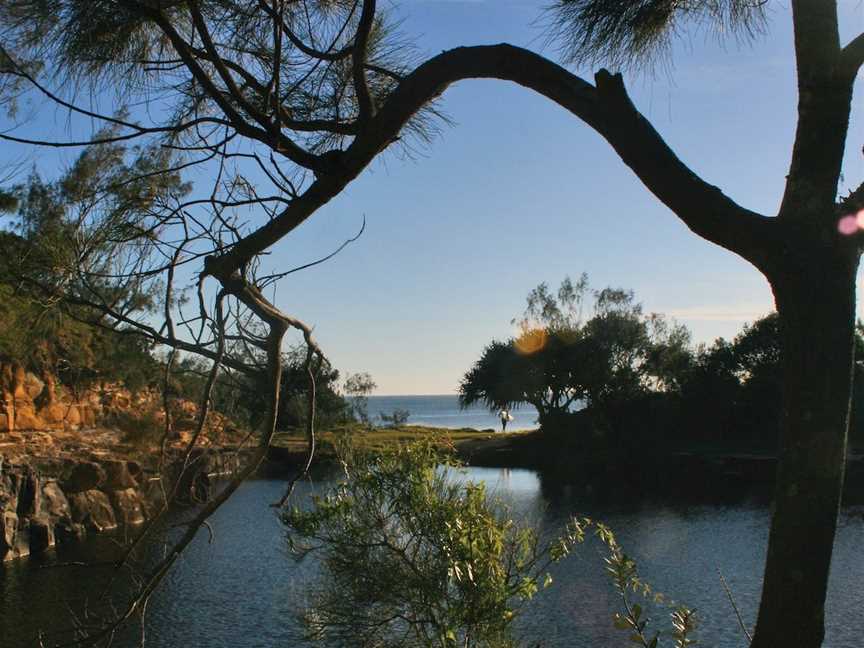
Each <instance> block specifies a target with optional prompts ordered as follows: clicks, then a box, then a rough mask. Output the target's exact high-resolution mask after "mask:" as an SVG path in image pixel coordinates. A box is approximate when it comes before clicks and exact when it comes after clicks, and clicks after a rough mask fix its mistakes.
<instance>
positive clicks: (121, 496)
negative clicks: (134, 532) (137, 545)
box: [110, 488, 145, 525]
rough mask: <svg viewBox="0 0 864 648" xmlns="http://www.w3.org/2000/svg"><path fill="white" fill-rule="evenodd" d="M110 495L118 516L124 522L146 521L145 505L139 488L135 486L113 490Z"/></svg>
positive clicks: (139, 522) (136, 522)
mask: <svg viewBox="0 0 864 648" xmlns="http://www.w3.org/2000/svg"><path fill="white" fill-rule="evenodd" d="M110 497H111V502H112V503H113V504H114V510H115V511H116V513H117V517H118V518H119V519H120V521H121V522H122V523H123V524H134V525H137V524H143V523H144V520H145V515H144V506H143V503H142V501H141V496H140V495H139V494H138V491H137V490H135V489H134V488H127V489H125V490H114V491H111V493H110Z"/></svg>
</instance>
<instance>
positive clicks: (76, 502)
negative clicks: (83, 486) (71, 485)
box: [69, 489, 117, 531]
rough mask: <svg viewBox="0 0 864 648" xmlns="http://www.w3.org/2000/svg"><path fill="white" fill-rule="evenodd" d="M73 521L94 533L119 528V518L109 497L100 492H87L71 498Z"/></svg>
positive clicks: (73, 495) (74, 494) (76, 494)
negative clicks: (115, 514)
mask: <svg viewBox="0 0 864 648" xmlns="http://www.w3.org/2000/svg"><path fill="white" fill-rule="evenodd" d="M69 504H70V506H71V508H72V521H73V522H75V523H77V524H83V525H84V526H85V527H87V528H89V529H92V530H94V531H108V530H110V529H116V528H117V518H116V517H115V516H114V509H113V508H111V502H110V501H109V500H108V496H107V495H106V494H105V493H103V492H102V491H99V490H95V489H94V490H87V491H83V492H80V493H73V494H71V495H70V496H69Z"/></svg>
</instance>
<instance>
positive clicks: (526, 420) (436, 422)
mask: <svg viewBox="0 0 864 648" xmlns="http://www.w3.org/2000/svg"><path fill="white" fill-rule="evenodd" d="M368 409H369V417H370V419H371V420H372V422H373V423H375V424H376V425H381V424H383V420H382V419H381V414H382V413H384V414H387V415H390V414H392V413H393V411H394V410H397V409H399V410H408V412H410V414H409V416H408V423H409V424H413V425H428V426H431V427H441V428H452V429H457V428H473V429H475V430H486V429H493V430H500V429H501V421H500V419H499V418H498V412H497V411H495V412H490V411H489V410H488V409H487V408H485V407H483V406H482V405H472V406H471V407H466V408H465V409H462V408H460V407H459V396H457V395H456V394H413V395H376V396H369V407H368ZM510 414H511V415H512V416H513V420H512V421H510V423H508V424H507V429H508V430H531V429H534V428H536V427H538V423H537V410H536V409H535V408H534V407H532V406H531V405H522V406H520V407H519V408H514V409H512V410H511V411H510Z"/></svg>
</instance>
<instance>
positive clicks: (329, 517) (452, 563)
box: [283, 444, 583, 648]
mask: <svg viewBox="0 0 864 648" xmlns="http://www.w3.org/2000/svg"><path fill="white" fill-rule="evenodd" d="M441 459H442V457H441V456H440V452H439V451H438V450H436V449H435V448H434V447H433V446H432V445H431V444H417V445H412V446H406V447H403V448H400V449H398V450H396V451H394V452H391V453H385V454H384V455H383V456H377V457H374V458H367V459H364V458H361V459H360V460H359V461H358V462H357V463H356V464H355V465H353V466H352V467H351V469H350V475H349V476H348V477H347V478H346V479H345V480H344V481H343V482H342V483H340V484H338V485H337V486H335V487H334V488H332V489H331V490H330V492H329V493H328V494H327V495H325V496H324V497H319V498H316V499H315V500H314V507H313V508H312V510H311V511H302V510H300V509H299V508H294V509H292V510H290V511H286V513H285V514H284V515H283V521H284V523H285V524H286V526H287V527H288V530H289V540H290V541H291V544H292V547H293V549H294V550H295V551H297V552H298V554H299V556H303V555H305V554H306V552H308V551H312V550H314V551H318V552H319V558H320V560H321V561H322V563H323V566H324V570H323V575H322V579H321V581H320V582H319V583H318V586H317V587H315V588H313V590H312V591H313V592H314V593H313V594H312V597H311V607H310V609H309V610H308V612H307V614H306V615H305V621H306V625H307V628H308V631H309V635H310V638H312V639H316V640H323V639H325V638H326V640H327V645H331V646H351V647H360V648H366V647H372V646H406V647H408V646H418V647H419V646H423V647H429V648H433V647H434V648H455V647H456V646H465V647H470V648H475V647H476V648H479V647H488V648H503V647H506V646H513V645H515V643H514V642H513V639H512V637H511V635H510V627H511V625H512V622H513V620H514V618H515V617H516V615H517V614H518V612H519V610H520V609H521V607H522V604H523V603H524V602H526V601H528V600H530V599H531V598H532V597H533V596H534V594H535V593H536V592H537V591H538V590H539V589H541V588H543V587H545V586H548V585H549V584H551V582H552V579H551V577H550V576H549V574H548V571H547V570H548V567H549V565H550V564H551V563H552V562H554V561H556V560H559V559H561V558H563V557H564V556H565V555H566V554H567V553H568V552H569V550H570V548H571V547H572V546H573V545H574V544H575V543H576V542H580V541H581V540H582V539H583V532H582V529H581V527H580V526H579V525H578V524H571V525H569V526H568V527H567V529H566V531H565V533H564V535H563V536H562V537H560V538H557V539H555V540H554V541H552V542H548V543H547V542H542V541H541V540H540V538H539V535H538V533H537V531H536V530H535V529H533V528H532V527H530V526H524V525H521V524H518V523H515V522H513V521H512V520H511V519H510V518H509V517H508V516H507V515H506V513H505V512H504V511H503V509H502V508H501V507H500V505H498V504H496V503H495V502H493V501H491V500H490V498H489V497H488V494H487V492H486V488H485V485H484V484H483V483H482V482H479V483H472V482H459V481H455V480H453V479H452V476H451V475H449V474H448V471H446V470H440V469H439V461H440V460H441ZM444 461H445V465H446V466H448V467H450V468H452V467H453V466H454V464H453V463H452V460H450V459H448V458H446V457H445V458H444Z"/></svg>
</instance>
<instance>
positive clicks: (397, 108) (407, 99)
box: [206, 44, 773, 277]
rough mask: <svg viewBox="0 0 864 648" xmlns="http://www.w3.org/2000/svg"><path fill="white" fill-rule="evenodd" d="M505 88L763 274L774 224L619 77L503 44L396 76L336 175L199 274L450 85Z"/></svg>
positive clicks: (303, 204)
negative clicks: (569, 123) (654, 117)
mask: <svg viewBox="0 0 864 648" xmlns="http://www.w3.org/2000/svg"><path fill="white" fill-rule="evenodd" d="M471 78H497V79H502V80H508V81H513V82H515V83H518V84H519V85H522V86H524V87H526V88H529V89H531V90H534V91H535V92H537V93H539V94H541V95H543V96H545V97H547V98H549V99H551V100H552V101H554V102H556V103H557V104H559V105H560V106H562V107H563V108H565V109H566V110H568V111H570V112H571V113H572V114H574V115H575V116H577V117H579V118H580V119H581V120H582V121H583V122H585V123H586V124H587V125H588V126H590V127H591V128H593V129H594V130H595V131H596V132H597V133H599V134H600V135H601V136H602V137H604V138H605V139H606V140H607V141H608V142H609V143H610V144H611V145H612V146H613V148H614V149H615V151H616V152H617V153H618V154H619V155H620V156H621V158H622V160H623V161H624V162H625V164H627V165H628V166H629V167H630V168H631V169H632V170H633V171H634V172H635V173H636V175H637V176H638V177H639V179H640V180H642V182H643V183H644V184H645V185H646V186H647V187H648V189H649V190H650V191H651V192H652V193H654V195H656V196H657V197H658V198H659V199H660V200H661V201H662V202H663V203H664V204H665V205H666V206H667V207H669V208H670V209H671V210H672V211H673V212H674V213H675V214H676V215H677V216H678V217H679V218H681V220H683V221H684V223H685V224H686V225H687V227H689V228H690V229H691V230H692V231H693V232H695V233H696V234H698V235H700V236H702V237H704V238H706V239H708V240H709V241H711V242H713V243H716V244H717V245H720V246H721V247H724V248H726V249H728V250H730V251H732V252H735V253H736V254H739V255H741V256H742V257H744V258H745V259H747V260H748V261H750V262H751V263H753V264H754V265H756V266H758V267H760V268H764V267H765V266H766V265H767V264H768V263H769V262H770V261H769V259H767V258H766V252H765V250H766V248H767V246H766V245H764V242H765V241H766V237H769V236H770V233H771V231H772V226H773V220H772V219H769V218H765V217H764V216H761V215H760V214H757V213H755V212H752V211H750V210H747V209H745V208H743V207H741V206H739V205H738V204H737V203H735V202H734V201H733V200H732V199H730V198H729V197H727V196H726V195H725V194H723V192H722V191H720V189H718V188H717V187H715V186H713V185H711V184H709V183H707V182H705V181H704V180H702V179H701V178H699V176H697V175H696V174H695V173H694V172H693V171H692V170H691V169H689V168H688V167H687V166H686V165H685V164H684V163H683V162H682V161H681V160H680V159H679V158H678V157H677V156H676V155H675V153H674V152H673V151H672V149H671V148H669V146H668V145H667V144H666V142H665V141H663V138H662V137H661V136H660V135H659V133H657V131H656V130H655V129H654V127H653V126H652V125H651V124H650V123H649V122H648V120H647V119H646V118H645V117H644V116H643V115H641V114H640V113H639V111H638V110H636V108H635V107H634V106H633V104H632V102H631V101H630V99H629V97H628V95H627V93H626V90H625V89H624V84H623V81H622V80H621V77H620V75H612V74H609V73H608V72H605V71H601V72H600V73H598V75H597V85H596V86H594V85H592V84H590V83H588V82H587V81H585V80H583V79H581V78H580V77H578V76H575V75H574V74H572V73H571V72H569V71H567V70H566V69H564V68H563V67H561V66H560V65H557V64H555V63H553V62H551V61H549V60H547V59H545V58H543V57H542V56H540V55H538V54H535V53H533V52H531V51H528V50H525V49H522V48H519V47H514V46H512V45H507V44H501V45H487V46H476V47H460V48H456V49H452V50H448V51H446V52H443V53H441V54H439V55H438V56H435V57H434V58H432V59H429V60H428V61H426V62H425V63H423V64H422V65H420V66H419V67H418V68H417V69H416V70H414V71H413V72H412V73H411V74H408V75H407V76H405V78H404V79H403V80H402V82H401V83H400V84H399V85H398V86H397V87H396V89H395V90H394V91H393V93H392V94H391V95H390V96H389V97H388V99H387V100H386V102H384V103H383V104H382V105H381V107H380V109H379V111H378V113H377V114H376V115H375V116H374V118H372V120H371V121H370V122H369V123H368V125H367V126H366V128H365V129H364V131H363V133H362V134H361V135H359V136H358V137H357V138H356V139H355V140H354V142H353V143H352V144H351V146H350V147H349V148H348V149H347V150H346V151H345V152H344V153H343V154H338V166H339V167H340V172H339V173H334V174H332V175H328V176H325V177H322V178H318V179H317V180H316V181H315V182H314V183H313V184H311V185H310V186H309V188H308V189H307V190H306V191H305V192H304V193H303V194H302V195H300V196H299V197H298V198H297V199H296V200H294V201H293V202H292V204H291V205H290V206H288V207H287V208H286V209H285V210H283V212H282V213H281V214H280V215H279V216H277V217H276V218H274V219H273V220H271V221H270V222H268V223H267V224H265V225H263V226H262V227H260V228H259V229H257V230H256V231H254V232H252V233H251V234H249V235H248V236H247V237H245V238H244V239H243V240H242V241H240V242H238V244H237V245H235V246H234V247H233V248H232V249H231V250H229V251H228V252H226V253H224V254H222V255H219V256H213V257H210V258H208V260H207V263H206V269H207V272H208V273H210V274H214V275H216V276H222V277H227V276H230V274H231V273H232V272H234V271H235V270H236V269H238V268H239V267H240V266H241V265H242V264H243V263H245V262H246V261H247V260H248V259H250V258H252V257H253V256H254V255H256V254H259V253H260V252H262V251H263V250H265V249H267V248H268V247H270V246H271V245H273V244H274V243H276V242H277V241H278V240H279V239H281V238H282V237H283V236H285V235H286V234H288V233H289V232H291V231H292V230H293V229H294V228H296V227H297V226H298V225H299V224H300V223H302V222H303V221H304V220H305V219H306V218H308V217H309V216H310V215H311V214H312V213H313V212H315V211H316V210H317V209H318V208H319V207H321V206H322V205H324V204H325V203H327V202H328V201H329V200H330V199H331V198H333V197H334V196H335V195H336V194H338V193H339V192H340V191H341V190H342V189H343V188H344V187H345V186H346V185H347V184H348V183H349V182H350V181H351V180H353V179H354V178H356V177H357V176H358V175H359V174H360V172H361V171H362V170H363V169H364V168H365V167H366V166H367V165H368V164H369V162H370V161H371V160H372V159H374V157H375V156H376V155H377V154H378V153H380V152H381V151H382V150H384V149H385V148H387V147H388V146H389V145H390V144H391V143H392V142H393V141H394V140H395V139H396V138H397V137H398V136H399V132H400V130H401V129H402V128H403V127H404V126H405V124H407V123H408V121H409V120H410V119H411V118H412V117H413V116H414V115H415V114H416V113H417V111H419V110H420V109H421V108H422V107H423V106H424V105H426V104H428V102H429V101H431V100H433V99H435V98H436V97H438V96H439V95H441V94H442V93H443V92H444V91H445V90H446V89H447V88H448V87H449V86H450V85H452V84H453V83H455V82H456V81H460V80H463V79H471Z"/></svg>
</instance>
